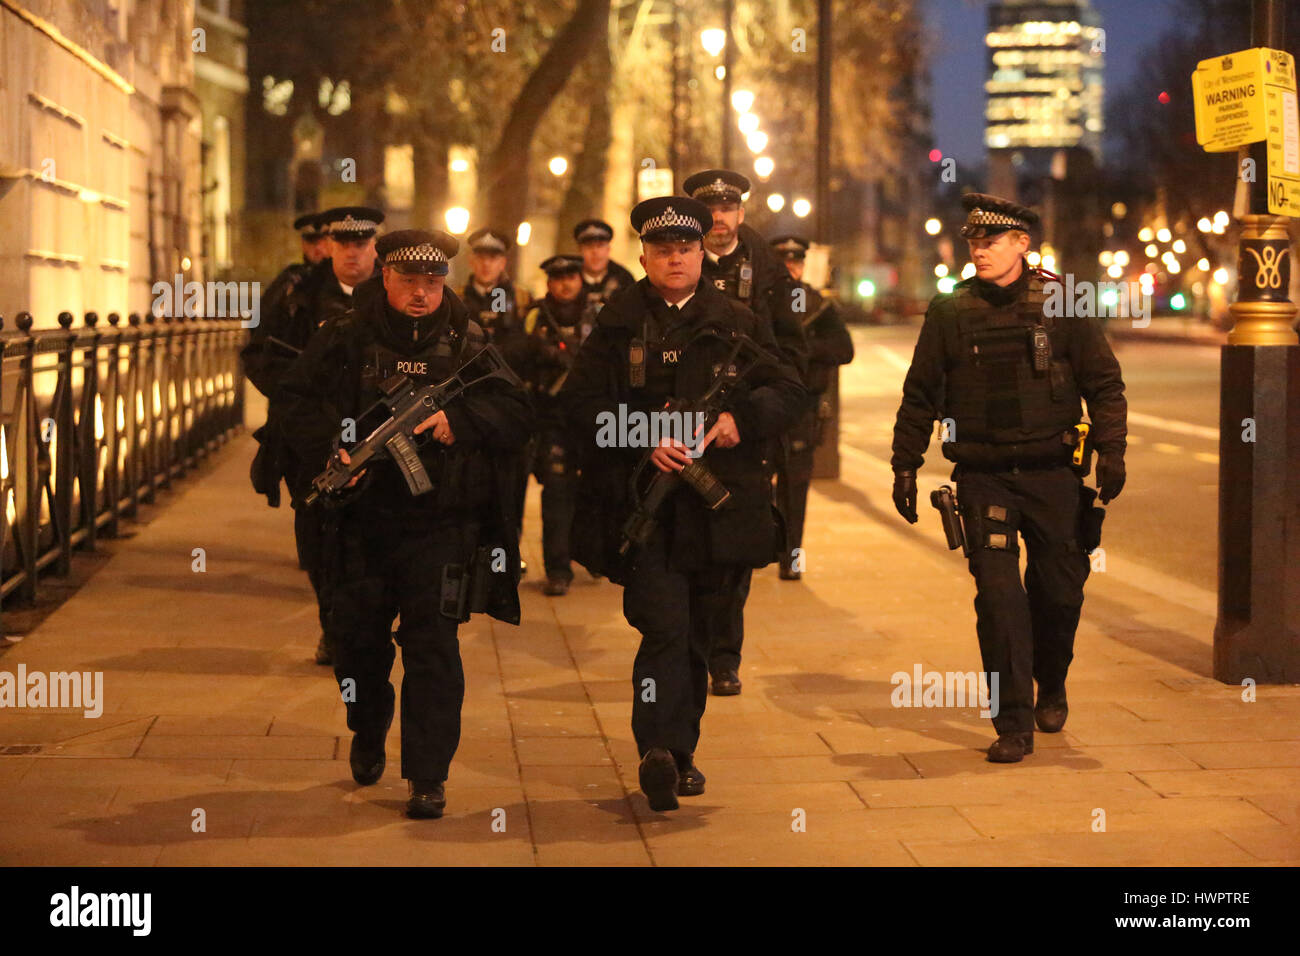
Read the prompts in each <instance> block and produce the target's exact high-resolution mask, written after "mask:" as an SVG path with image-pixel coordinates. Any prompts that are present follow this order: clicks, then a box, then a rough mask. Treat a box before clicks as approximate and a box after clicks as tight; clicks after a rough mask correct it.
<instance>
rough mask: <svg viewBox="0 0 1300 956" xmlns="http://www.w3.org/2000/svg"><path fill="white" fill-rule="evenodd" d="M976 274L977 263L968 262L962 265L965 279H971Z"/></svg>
mask: <svg viewBox="0 0 1300 956" xmlns="http://www.w3.org/2000/svg"><path fill="white" fill-rule="evenodd" d="M974 274H975V263H973V262H968V263H966V264H965V265H964V266H962V267H961V277H962V278H963V279H969V278H970V277H971V276H973V275H974Z"/></svg>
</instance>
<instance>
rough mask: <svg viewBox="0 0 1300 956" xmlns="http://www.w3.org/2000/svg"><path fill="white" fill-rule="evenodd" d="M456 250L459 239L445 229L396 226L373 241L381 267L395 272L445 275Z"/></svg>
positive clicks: (457, 249) (458, 246) (458, 249)
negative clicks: (381, 263)
mask: <svg viewBox="0 0 1300 956" xmlns="http://www.w3.org/2000/svg"><path fill="white" fill-rule="evenodd" d="M459 251H460V241H459V240H458V239H457V238H456V237H455V236H451V235H448V234H447V233H445V232H438V231H436V230H435V231H430V230H427V229H399V230H398V231H397V232H389V233H385V234H384V235H382V236H380V237H379V239H378V240H377V241H376V242H375V252H377V253H378V254H379V256H380V258H381V259H383V262H384V268H386V269H387V268H392V269H396V270H397V271H398V272H404V273H419V274H423V275H433V276H445V275H446V274H447V269H448V262H450V260H451V259H452V258H453V257H454V256H455V255H456V253H457V252H459Z"/></svg>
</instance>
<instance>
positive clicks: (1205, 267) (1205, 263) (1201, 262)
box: [1196, 256, 1210, 272]
mask: <svg viewBox="0 0 1300 956" xmlns="http://www.w3.org/2000/svg"><path fill="white" fill-rule="evenodd" d="M1196 268H1198V269H1200V270H1201V271H1202V272H1209V271H1210V260H1209V259H1206V258H1205V257H1204V256H1202V257H1201V258H1199V259H1197V260H1196Z"/></svg>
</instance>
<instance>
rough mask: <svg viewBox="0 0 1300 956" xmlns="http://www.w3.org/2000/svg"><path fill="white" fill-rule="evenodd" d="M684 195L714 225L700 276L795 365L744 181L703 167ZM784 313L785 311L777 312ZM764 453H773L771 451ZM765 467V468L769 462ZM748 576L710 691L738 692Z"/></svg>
mask: <svg viewBox="0 0 1300 956" xmlns="http://www.w3.org/2000/svg"><path fill="white" fill-rule="evenodd" d="M682 188H683V189H684V190H685V191H686V195H688V196H690V197H691V198H692V199H695V200H697V201H699V202H701V203H703V204H704V205H705V206H707V207H708V209H709V213H710V214H711V215H712V217H713V225H712V227H711V228H710V229H709V230H708V232H707V233H706V234H705V236H704V266H703V272H704V277H705V278H706V279H708V280H709V281H710V282H711V283H713V286H714V288H716V289H718V290H719V291H720V292H722V293H723V294H724V295H726V296H727V297H728V298H730V299H733V300H735V301H736V302H739V303H741V304H742V305H745V306H747V307H748V308H750V309H751V310H753V312H754V313H755V314H756V315H757V316H758V317H759V319H760V320H762V321H764V322H765V323H766V324H768V326H769V327H770V328H771V329H772V331H773V333H774V335H775V341H776V344H777V345H778V347H780V348H781V350H782V351H783V352H785V353H786V355H787V357H789V358H790V359H791V360H792V361H794V363H795V364H796V367H798V363H799V356H800V355H801V353H802V343H801V341H800V336H801V330H800V329H799V327H798V325H797V323H793V322H788V321H783V322H782V323H781V326H780V328H778V327H777V326H776V324H775V323H774V322H773V308H772V306H773V300H772V298H771V294H772V291H773V289H774V287H775V286H776V284H777V282H778V280H779V279H780V278H781V276H782V275H784V270H783V269H782V268H781V265H780V263H779V262H778V261H777V259H776V256H775V255H774V254H773V253H772V250H771V249H770V248H768V244H767V242H766V240H764V239H763V237H762V236H760V235H759V234H758V232H757V231H755V230H754V229H753V228H751V227H750V226H747V225H745V207H744V203H743V197H744V196H745V194H746V193H748V192H749V189H750V183H749V180H748V179H747V178H746V177H744V176H742V175H741V174H740V173H737V172H733V171H732V170H730V169H705V170H702V171H701V172H698V173H695V174H694V175H692V176H688V177H687V178H686V181H685V182H684V183H682ZM781 312H782V315H783V316H784V315H785V314H786V313H785V310H781ZM765 457H767V458H768V459H769V460H770V458H771V457H772V453H771V449H767V450H766V454H765ZM769 467H770V466H769ZM751 577H752V575H751V574H750V572H749V570H748V569H746V571H745V572H744V573H743V574H742V575H741V577H740V580H739V582H738V583H737V585H736V591H735V596H734V599H733V600H732V601H731V602H730V603H729V604H728V605H727V606H726V607H725V608H724V609H723V610H722V611H721V612H720V613H719V616H718V619H717V620H716V621H715V622H714V624H713V628H714V631H715V635H716V637H715V640H714V643H713V654H712V659H711V660H710V661H709V672H710V674H711V675H712V677H713V693H714V694H716V695H718V696H719V697H731V696H734V695H736V694H739V693H740V690H741V682H740V651H741V647H742V646H743V644H744V641H745V602H746V601H747V600H748V599H749V586H750V579H751Z"/></svg>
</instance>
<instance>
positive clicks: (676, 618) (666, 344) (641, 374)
mask: <svg viewBox="0 0 1300 956" xmlns="http://www.w3.org/2000/svg"><path fill="white" fill-rule="evenodd" d="M631 220H632V226H633V228H635V229H636V230H637V232H638V234H639V235H640V236H641V242H642V248H643V250H644V251H643V252H642V255H641V265H642V267H643V268H644V269H645V270H646V278H644V279H642V280H641V281H639V282H637V283H636V284H634V285H633V286H631V287H629V288H627V289H623V290H622V291H620V292H617V293H615V295H614V297H613V298H612V299H610V301H609V302H608V303H607V304H606V305H605V307H604V308H603V309H601V311H600V312H599V313H598V314H597V315H596V327H595V329H594V330H593V331H592V333H591V335H590V336H589V337H588V339H587V341H586V343H585V344H584V345H583V347H582V350H581V351H580V352H579V353H578V359H577V361H576V362H575V363H574V366H573V369H572V370H571V371H570V373H569V378H568V380H567V381H566V382H565V385H564V388H563V389H562V390H561V398H562V400H563V402H564V406H565V410H566V412H567V414H568V416H569V421H570V423H571V426H572V428H573V429H574V434H575V436H576V437H577V438H578V439H579V440H580V441H581V442H582V444H583V459H582V479H581V487H580V502H579V511H580V513H581V514H582V515H583V520H582V521H581V522H579V523H578V524H576V525H575V526H574V530H573V553H574V558H575V559H576V560H578V561H579V562H580V563H582V564H583V565H584V566H585V567H586V568H587V569H588V570H589V571H591V572H593V573H595V574H604V575H607V576H608V577H609V578H610V580H612V581H614V582H615V583H618V584H622V585H623V586H624V591H623V613H624V615H625V616H626V617H627V620H628V623H629V624H631V625H632V626H633V627H634V628H636V629H637V630H638V631H640V632H641V646H640V649H639V650H638V651H637V656H636V661H635V663H634V665H633V671H632V691H633V702H632V733H633V735H634V736H635V738H636V744H637V751H638V753H639V754H640V755H641V758H642V760H641V767H640V783H641V789H642V790H643V791H644V792H645V794H646V796H647V797H648V798H649V801H650V807H651V809H653V810H656V811H661V810H671V809H676V808H677V806H678V803H677V797H678V796H693V795H696V794H699V793H703V792H704V775H703V774H702V773H700V771H699V769H698V768H697V767H696V766H695V763H694V759H693V754H694V751H695V746H696V743H697V742H698V740H699V734H700V718H701V717H702V716H703V714H704V707H705V703H706V701H707V699H708V662H709V651H710V644H711V643H712V640H713V633H714V632H713V630H712V626H713V622H714V620H715V619H716V617H717V615H718V613H719V608H720V607H725V606H726V605H727V604H728V603H729V602H730V601H731V600H732V598H733V595H734V593H735V591H736V588H737V587H738V586H739V581H740V579H741V577H742V576H744V575H745V574H747V573H748V572H749V571H750V570H751V569H752V568H754V567H762V566H764V565H766V564H769V563H771V561H772V560H773V559H774V557H775V553H776V551H777V549H778V548H779V543H778V542H777V540H776V535H777V529H778V522H777V520H776V516H775V512H774V510H773V508H772V504H771V492H770V487H769V483H768V478H767V473H766V471H765V469H764V465H763V459H762V450H763V442H764V439H766V438H767V437H769V436H774V435H778V434H780V433H781V432H782V431H784V430H785V429H787V428H789V427H790V425H791V424H792V423H793V422H794V421H795V420H796V419H797V417H798V415H799V413H800V411H801V410H802V408H803V403H804V400H805V397H804V389H803V386H802V385H801V384H800V382H799V380H798V374H797V371H796V370H795V369H794V368H793V367H792V366H790V365H788V364H787V363H786V362H785V361H784V360H782V359H781V358H780V356H779V353H775V348H774V346H775V343H774V341H773V337H772V334H771V331H770V330H769V329H768V328H767V326H766V325H765V324H764V323H763V322H761V321H759V320H758V319H757V318H756V317H755V316H754V314H753V313H752V312H751V311H750V310H749V309H747V308H745V307H744V306H743V305H740V304H739V303H736V302H733V301H731V300H730V299H728V298H727V297H726V296H725V295H723V294H722V293H721V292H720V291H719V290H717V289H716V288H714V286H713V284H712V283H711V282H709V281H708V280H707V279H705V278H703V277H702V275H701V269H702V265H703V261H704V250H703V249H702V248H701V237H702V236H703V235H704V234H705V233H706V232H707V231H708V228H709V223H710V216H709V210H708V207H707V206H705V205H703V204H702V203H699V202H696V201H694V200H691V199H688V198H683V197H680V196H664V197H659V198H656V199H647V200H646V201H644V202H642V203H640V204H638V205H637V206H636V208H635V209H633V210H632V216H631ZM736 332H740V333H743V334H745V335H747V336H750V337H751V338H752V339H753V340H754V341H755V342H757V343H758V344H759V345H760V346H763V347H765V348H767V349H768V351H769V352H773V353H774V354H776V355H777V361H776V362H775V363H774V364H768V365H760V366H758V367H757V368H755V369H754V371H753V372H752V373H751V374H750V375H749V376H748V377H747V378H744V379H742V380H740V381H739V382H738V383H737V385H736V387H735V389H734V390H733V391H732V392H731V393H730V394H729V396H728V400H727V403H726V406H725V409H724V411H723V413H722V414H721V415H720V416H719V417H718V419H717V422H716V424H713V425H712V426H711V427H710V428H709V429H708V431H707V433H706V434H705V435H703V436H700V437H698V438H697V439H696V441H697V444H696V445H695V448H694V451H695V453H696V454H702V458H701V459H700V460H702V461H703V463H704V464H705V465H706V466H707V467H708V468H709V469H710V470H711V471H712V472H713V474H714V475H715V476H716V477H717V479H718V481H719V482H721V484H722V485H723V486H725V487H726V489H727V490H728V491H729V492H730V494H731V497H730V498H729V499H728V500H727V501H726V502H725V503H723V505H722V506H721V507H720V508H719V509H718V510H712V511H711V510H709V508H708V507H707V506H706V505H705V503H704V501H703V499H702V498H701V497H700V496H699V495H697V494H696V493H695V492H694V491H692V490H688V489H686V488H684V487H679V488H678V489H677V490H676V491H675V492H673V493H672V495H671V496H670V497H669V498H668V499H667V501H666V502H665V504H664V506H663V507H662V508H661V509H660V512H659V518H658V522H657V525H656V527H655V529H654V530H653V532H652V533H651V534H650V536H649V538H648V540H647V541H646V543H645V545H644V546H642V547H640V548H639V549H636V550H634V551H632V552H630V554H629V556H628V557H629V558H630V561H629V560H628V559H626V558H624V557H623V556H621V555H620V553H619V546H620V543H621V540H622V536H621V533H620V531H621V529H622V527H623V524H624V521H625V520H626V519H627V517H628V515H629V513H630V512H631V509H632V507H633V504H634V502H633V501H632V500H630V499H631V492H630V490H629V482H630V479H631V477H632V474H633V470H634V469H635V468H636V467H637V465H638V463H640V462H641V461H642V459H643V457H644V456H645V454H646V449H645V448H637V447H624V446H625V445H628V444H630V443H631V442H632V441H633V439H632V437H631V431H630V430H629V434H628V435H627V436H625V438H624V440H621V441H618V442H615V443H613V444H611V443H610V442H609V441H608V440H602V438H601V435H602V433H603V432H602V421H603V422H604V423H605V424H606V425H608V424H609V422H610V420H611V417H612V418H617V417H618V415H619V413H620V408H621V410H622V412H623V413H624V415H625V417H626V416H630V415H632V414H634V413H639V414H646V415H648V414H650V413H653V412H656V411H658V410H661V409H663V408H664V406H665V403H666V402H667V401H668V400H670V399H673V398H677V399H685V400H690V399H695V398H698V397H700V396H701V395H703V394H704V392H705V391H706V390H707V389H708V387H709V385H710V383H711V382H712V381H713V380H714V377H715V375H717V374H719V373H721V374H727V371H728V368H729V369H730V370H731V371H732V374H735V370H736V367H735V366H734V365H733V366H729V367H728V368H724V367H723V364H722V363H723V360H724V359H725V358H726V357H727V356H728V354H729V350H730V348H731V342H730V341H728V337H729V336H731V335H732V334H733V333H736ZM701 333H711V334H701ZM719 337H721V338H719ZM607 438H608V435H607V434H606V439H607ZM692 460H693V459H692V456H691V453H690V452H689V451H688V447H687V445H686V444H684V443H683V442H681V441H677V440H675V439H673V438H666V439H663V440H662V441H661V442H660V443H659V444H658V445H657V446H655V447H654V450H653V452H652V456H651V459H650V462H651V469H650V470H651V471H652V472H654V473H657V472H670V471H680V470H681V468H682V467H683V465H685V464H687V463H689V462H691V461H692Z"/></svg>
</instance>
